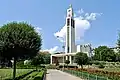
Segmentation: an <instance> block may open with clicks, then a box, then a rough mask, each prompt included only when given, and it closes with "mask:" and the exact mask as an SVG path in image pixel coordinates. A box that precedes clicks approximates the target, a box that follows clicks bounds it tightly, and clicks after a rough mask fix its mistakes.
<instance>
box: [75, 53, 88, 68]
mask: <svg viewBox="0 0 120 80" xmlns="http://www.w3.org/2000/svg"><path fill="white" fill-rule="evenodd" d="M75 62H76V63H77V64H78V65H79V66H81V68H82V69H83V65H84V64H86V63H87V62H88V56H87V54H86V53H82V52H78V53H77V54H76V55H75Z"/></svg>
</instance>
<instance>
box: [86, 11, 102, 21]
mask: <svg viewBox="0 0 120 80" xmlns="http://www.w3.org/2000/svg"><path fill="white" fill-rule="evenodd" d="M101 15H102V13H90V14H89V13H86V14H85V19H86V20H96V17H97V16H101Z"/></svg>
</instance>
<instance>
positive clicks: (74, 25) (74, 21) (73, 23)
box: [72, 20, 75, 28]
mask: <svg viewBox="0 0 120 80" xmlns="http://www.w3.org/2000/svg"><path fill="white" fill-rule="evenodd" d="M72 22H73V28H75V21H74V20H73V21H72Z"/></svg>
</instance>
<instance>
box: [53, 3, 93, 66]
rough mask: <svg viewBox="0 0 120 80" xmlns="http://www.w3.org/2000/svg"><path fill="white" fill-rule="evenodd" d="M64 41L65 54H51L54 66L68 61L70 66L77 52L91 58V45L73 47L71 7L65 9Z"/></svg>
mask: <svg viewBox="0 0 120 80" xmlns="http://www.w3.org/2000/svg"><path fill="white" fill-rule="evenodd" d="M65 25H66V27H67V28H66V41H65V53H63V54H62V53H61V54H52V55H51V64H55V63H56V61H58V62H59V63H60V64H63V63H64V61H65V60H69V61H70V64H74V63H75V62H74V56H75V54H76V53H77V52H85V53H87V55H88V57H90V56H92V55H91V54H92V52H91V44H87V45H77V46H76V45H75V20H74V13H73V8H72V5H70V6H69V8H68V9H67V15H66V23H65Z"/></svg>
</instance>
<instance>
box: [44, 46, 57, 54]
mask: <svg viewBox="0 0 120 80" xmlns="http://www.w3.org/2000/svg"><path fill="white" fill-rule="evenodd" d="M57 50H58V46H55V47H53V48H50V49H46V50H42V51H48V52H50V53H51V54H52V53H55V52H56V51H57Z"/></svg>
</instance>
